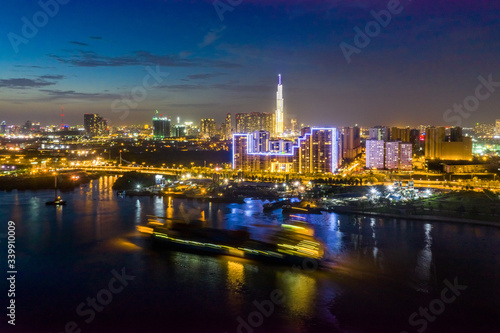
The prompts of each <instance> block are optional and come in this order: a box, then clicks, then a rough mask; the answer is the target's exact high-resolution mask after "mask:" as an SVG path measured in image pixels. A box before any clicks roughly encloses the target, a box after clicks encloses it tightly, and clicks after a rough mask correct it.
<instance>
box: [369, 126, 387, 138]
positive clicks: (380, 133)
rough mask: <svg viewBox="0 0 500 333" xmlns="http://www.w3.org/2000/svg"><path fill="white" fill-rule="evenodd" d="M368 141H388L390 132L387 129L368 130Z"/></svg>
mask: <svg viewBox="0 0 500 333" xmlns="http://www.w3.org/2000/svg"><path fill="white" fill-rule="evenodd" d="M369 139H370V140H384V141H389V140H390V139H391V130H390V128H389V127H383V126H375V127H372V128H370V130H369Z"/></svg>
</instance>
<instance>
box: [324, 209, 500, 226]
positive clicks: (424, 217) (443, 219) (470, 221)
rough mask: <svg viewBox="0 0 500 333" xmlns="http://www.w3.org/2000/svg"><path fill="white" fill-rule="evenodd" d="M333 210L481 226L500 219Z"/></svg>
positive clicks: (496, 223)
mask: <svg viewBox="0 0 500 333" xmlns="http://www.w3.org/2000/svg"><path fill="white" fill-rule="evenodd" d="M333 212H335V213H339V214H355V215H365V216H373V217H390V218H396V219H400V220H417V221H426V222H447V223H464V224H474V225H481V226H490V227H500V221H484V220H474V219H464V218H456V217H446V216H436V215H400V214H390V213H380V212H370V211H358V210H353V209H335V210H333Z"/></svg>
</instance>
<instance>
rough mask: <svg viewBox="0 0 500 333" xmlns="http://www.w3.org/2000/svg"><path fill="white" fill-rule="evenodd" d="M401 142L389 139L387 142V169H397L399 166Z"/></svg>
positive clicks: (385, 160)
mask: <svg viewBox="0 0 500 333" xmlns="http://www.w3.org/2000/svg"><path fill="white" fill-rule="evenodd" d="M400 143H401V141H389V142H386V143H385V158H384V168H385V169H388V170H397V169H398V168H399V154H400V150H399V148H400V147H399V145H400Z"/></svg>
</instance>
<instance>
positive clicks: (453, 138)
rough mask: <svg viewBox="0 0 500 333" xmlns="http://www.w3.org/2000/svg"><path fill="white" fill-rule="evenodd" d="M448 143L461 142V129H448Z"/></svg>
mask: <svg viewBox="0 0 500 333" xmlns="http://www.w3.org/2000/svg"><path fill="white" fill-rule="evenodd" d="M449 141H450V142H461V141H462V127H452V128H450V140H449Z"/></svg>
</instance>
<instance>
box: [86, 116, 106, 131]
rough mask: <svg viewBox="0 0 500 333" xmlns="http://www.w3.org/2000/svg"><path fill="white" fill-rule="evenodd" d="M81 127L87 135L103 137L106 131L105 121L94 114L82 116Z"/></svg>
mask: <svg viewBox="0 0 500 333" xmlns="http://www.w3.org/2000/svg"><path fill="white" fill-rule="evenodd" d="M83 127H84V128H85V132H86V133H87V134H89V135H103V134H105V133H106V131H107V127H108V124H107V121H106V119H104V118H103V117H101V116H99V115H98V114H96V113H86V114H84V115H83Z"/></svg>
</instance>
